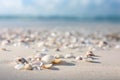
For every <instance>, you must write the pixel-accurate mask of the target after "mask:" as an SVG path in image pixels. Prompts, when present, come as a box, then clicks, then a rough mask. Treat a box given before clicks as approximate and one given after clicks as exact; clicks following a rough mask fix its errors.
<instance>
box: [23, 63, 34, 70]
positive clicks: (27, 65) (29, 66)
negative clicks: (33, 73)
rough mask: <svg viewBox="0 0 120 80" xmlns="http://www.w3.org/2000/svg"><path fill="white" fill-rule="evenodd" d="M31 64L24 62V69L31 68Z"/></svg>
mask: <svg viewBox="0 0 120 80" xmlns="http://www.w3.org/2000/svg"><path fill="white" fill-rule="evenodd" d="M32 69H33V68H32V66H31V65H30V64H25V66H24V70H32Z"/></svg>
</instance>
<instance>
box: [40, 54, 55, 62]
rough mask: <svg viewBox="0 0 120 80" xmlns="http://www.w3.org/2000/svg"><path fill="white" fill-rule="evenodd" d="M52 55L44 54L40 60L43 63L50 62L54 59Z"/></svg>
mask: <svg viewBox="0 0 120 80" xmlns="http://www.w3.org/2000/svg"><path fill="white" fill-rule="evenodd" d="M54 59H55V58H54V56H52V55H45V56H44V57H42V59H41V61H42V62H43V63H44V64H50V63H52V61H54Z"/></svg>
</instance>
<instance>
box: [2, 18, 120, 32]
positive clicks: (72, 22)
mask: <svg viewBox="0 0 120 80" xmlns="http://www.w3.org/2000/svg"><path fill="white" fill-rule="evenodd" d="M0 28H10V29H12V28H24V29H29V28H34V29H39V30H40V29H49V30H58V29H59V30H77V31H81V32H85V31H86V33H87V32H93V31H101V32H110V31H115V32H120V18H119V17H106V18H105V17H95V18H77V17H15V16H14V17H11V16H7V17H3V16H2V17H0Z"/></svg>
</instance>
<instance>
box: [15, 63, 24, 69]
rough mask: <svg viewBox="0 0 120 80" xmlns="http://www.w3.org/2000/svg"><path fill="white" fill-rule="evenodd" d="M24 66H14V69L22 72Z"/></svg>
mask: <svg viewBox="0 0 120 80" xmlns="http://www.w3.org/2000/svg"><path fill="white" fill-rule="evenodd" d="M24 66H25V65H24V64H17V65H15V66H14V68H15V69H17V70H22V69H24Z"/></svg>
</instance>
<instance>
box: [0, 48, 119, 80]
mask: <svg viewBox="0 0 120 80" xmlns="http://www.w3.org/2000/svg"><path fill="white" fill-rule="evenodd" d="M8 50H10V51H1V52H0V56H1V58H0V74H1V75H0V79H1V80H10V79H12V80H16V79H17V80H58V79H60V80H80V79H82V80H88V79H89V80H96V79H97V80H119V79H120V68H119V67H120V63H119V60H120V59H119V58H120V54H119V51H120V49H114V50H109V51H95V53H96V54H97V55H99V58H100V59H99V60H98V61H96V62H93V63H89V62H82V61H77V62H76V61H75V60H74V59H68V60H67V59H66V60H65V61H66V62H67V63H65V64H62V65H56V66H54V68H52V69H46V70H41V71H37V70H35V71H24V70H23V71H22V70H16V69H14V65H13V63H12V60H13V58H15V57H16V56H28V55H30V54H33V53H32V52H33V50H32V49H28V48H27V49H26V48H24V47H17V48H16V47H8ZM77 54H79V53H77Z"/></svg>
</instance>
